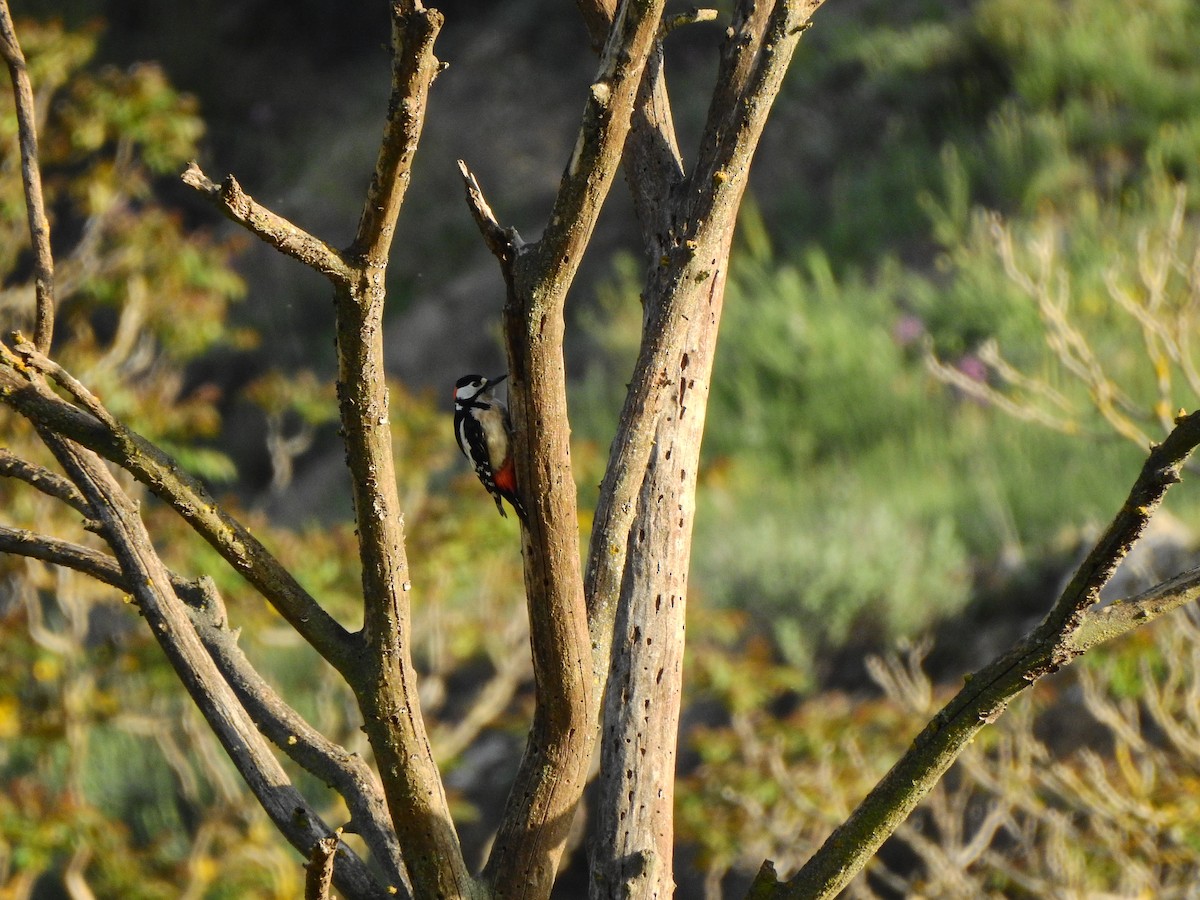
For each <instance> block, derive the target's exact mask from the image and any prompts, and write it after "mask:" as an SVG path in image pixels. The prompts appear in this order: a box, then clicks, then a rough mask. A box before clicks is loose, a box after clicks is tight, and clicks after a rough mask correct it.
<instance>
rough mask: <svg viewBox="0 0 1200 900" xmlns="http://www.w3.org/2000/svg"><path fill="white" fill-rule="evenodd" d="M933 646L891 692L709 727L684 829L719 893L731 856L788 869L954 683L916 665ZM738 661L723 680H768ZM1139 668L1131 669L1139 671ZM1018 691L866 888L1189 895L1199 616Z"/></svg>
mask: <svg viewBox="0 0 1200 900" xmlns="http://www.w3.org/2000/svg"><path fill="white" fill-rule="evenodd" d="M925 649H927V648H919V647H918V648H912V649H910V650H909V651H908V652H907V653H906V654H904V655H901V656H895V657H892V658H890V659H887V660H881V659H876V660H874V661H873V663H872V671H873V673H874V676H875V678H876V680H877V682H878V683H879V684H880V685H881V687H882V688H883V691H884V696H883V697H881V698H879V699H874V700H869V701H866V702H863V701H860V700H856V701H853V702H852V701H851V700H850V698H847V697H845V696H842V695H837V694H828V695H824V696H821V697H819V698H814V699H812V700H809V701H805V702H804V703H802V704H800V705H799V707H798V708H796V709H795V710H794V711H793V712H790V713H787V714H785V715H783V716H772V715H769V714H766V713H764V712H762V705H761V704H760V706H759V707H758V708H757V709H749V708H747V707H745V706H742V705H739V704H738V703H737V702H736V700H734V699H732V698H731V699H729V700H725V701H722V702H723V703H724V705H725V707H726V708H728V709H731V710H733V714H732V718H731V722H730V724H729V725H728V726H720V727H709V728H707V729H699V730H698V731H697V732H696V734H695V736H694V748H693V749H694V750H695V752H696V753H698V755H699V759H700V763H699V765H698V767H697V768H696V770H695V771H694V772H693V773H692V774H691V775H690V776H688V778H687V779H686V783H687V790H686V791H685V792H684V793H683V799H682V800H681V802H680V815H679V820H678V822H679V828H680V836H681V837H683V838H686V839H687V840H689V841H691V842H694V843H695V845H697V846H698V848H699V849H700V853H701V859H702V861H703V865H704V866H705V867H706V868H707V872H708V888H709V890H708V896H709V897H719V896H721V894H720V887H721V884H722V881H723V880H724V879H725V878H726V877H727V876H728V875H729V874H730V873H731V872H733V871H738V872H740V873H741V877H742V878H749V877H750V876H752V875H753V873H754V872H755V871H756V870H757V869H758V866H759V865H760V864H761V861H762V860H763V859H764V858H766V859H772V860H774V861H775V864H776V866H777V867H778V868H779V870H780V873H781V875H784V874H790V873H791V872H792V871H794V870H795V869H796V868H797V867H798V866H800V865H801V864H802V863H803V862H804V861H805V860H806V859H807V858H808V856H809V855H810V854H811V853H812V852H813V851H814V850H815V849H816V848H817V846H819V844H820V843H821V842H822V841H823V840H824V839H825V837H826V836H827V835H828V834H829V832H830V831H831V830H832V829H833V827H834V826H836V825H837V824H839V823H840V822H841V821H842V820H843V819H844V818H845V816H846V815H847V814H848V813H849V812H850V810H851V809H852V808H853V806H854V805H855V804H857V803H858V801H859V799H860V798H861V797H862V796H863V795H864V794H865V793H866V791H867V790H869V788H870V787H872V786H873V785H874V783H875V782H876V781H877V780H878V778H879V777H880V776H882V775H883V773H884V770H885V768H886V766H887V765H888V763H889V762H890V761H891V760H893V759H895V758H896V757H897V756H898V755H899V754H900V753H902V752H903V750H904V749H905V747H906V746H907V745H908V742H909V741H910V740H911V739H912V736H913V734H914V732H915V730H916V729H917V728H919V727H920V723H921V722H923V721H924V720H925V719H927V718H928V717H929V716H930V715H932V713H933V712H934V711H935V710H936V708H937V707H938V706H939V705H940V704H941V703H942V702H944V700H945V699H947V698H948V693H947V692H946V691H944V690H936V689H935V688H934V687H933V686H932V685H931V684H930V683H929V681H928V680H927V679H926V678H925V677H924V675H923V674H922V673H921V669H920V659H921V655H922V653H923V652H924V650H925ZM762 668H763V664H762V663H761V662H759V661H755V660H753V659H748V660H747V661H746V662H745V663H744V667H743V672H742V677H741V678H726V679H724V680H721V681H717V680H714V679H711V678H709V677H708V676H707V673H706V672H704V671H700V672H698V673H696V677H697V681H698V682H700V684H701V685H702V686H703V687H704V688H706V689H707V690H710V691H714V692H716V693H717V694H718V695H721V696H724V695H725V694H726V693H727V691H726V689H725V688H724V687H723V685H725V684H731V683H736V682H739V681H744V680H747V676H748V677H749V680H753V681H757V682H759V683H762V684H771V683H772V682H771V679H770V676H769V674H767V673H764V672H763V671H760V670H761V669H762ZM1131 679H1133V680H1135V681H1136V682H1137V683H1136V686H1133V685H1131V684H1130V680H1131ZM1048 687H1049V688H1050V689H1049V690H1043V689H1040V688H1039V690H1038V691H1036V692H1033V693H1032V694H1030V695H1028V696H1025V697H1023V698H1021V699H1020V700H1019V701H1018V702H1016V703H1014V704H1013V706H1012V708H1011V710H1010V711H1009V713H1008V714H1007V715H1005V716H1004V717H1002V718H1001V719H1000V721H999V723H998V724H997V725H996V726H995V727H994V728H993V729H989V730H988V731H985V732H984V733H983V734H981V736H980V738H979V739H978V740H976V742H975V743H974V744H972V745H971V746H970V747H969V748H968V749H967V751H966V752H965V753H964V754H963V756H962V757H961V758H960V760H959V762H958V763H956V765H955V767H954V768H953V769H952V770H951V771H950V772H949V773H948V774H947V776H946V777H945V778H943V779H942V781H941V782H940V783H939V785H938V786H937V787H936V788H935V789H934V791H933V792H932V793H931V794H930V796H929V797H928V798H926V800H925V801H924V802H923V803H922V805H921V806H920V807H919V808H918V809H917V811H916V812H915V813H914V814H913V816H912V817H911V818H910V820H909V821H908V822H907V823H905V824H904V825H903V826H901V828H900V829H899V830H898V831H897V832H896V834H895V836H894V837H893V838H892V839H891V840H890V841H889V842H888V843H887V844H886V845H885V846H884V848H883V850H882V851H881V853H880V854H879V855H878V856H877V857H876V858H875V859H874V860H872V862H871V863H870V864H869V866H868V868H867V869H866V871H865V873H864V874H863V875H860V876H859V878H858V879H857V880H856V881H855V883H854V884H852V885H851V886H850V887H849V888H848V889H847V890H848V896H854V897H894V896H908V897H912V896H924V897H951V896H954V897H985V896H1004V897H1029V898H1034V897H1047V896H1064V895H1070V896H1100V895H1105V896H1113V895H1115V896H1122V897H1133V896H1143V897H1146V896H1153V897H1176V896H1179V897H1182V896H1187V895H1189V893H1190V891H1191V890H1192V888H1194V886H1195V884H1196V880H1197V878H1200V840H1197V837H1198V834H1197V826H1196V823H1197V821H1200V818H1198V816H1200V808H1198V807H1197V793H1196V790H1195V788H1196V784H1195V782H1196V771H1197V766H1198V764H1200V732H1198V731H1197V723H1196V720H1195V716H1194V710H1195V708H1196V704H1197V703H1198V702H1200V626H1198V625H1197V623H1196V618H1195V616H1194V615H1189V614H1184V613H1181V614H1179V615H1177V616H1174V617H1172V618H1171V621H1169V622H1167V621H1164V622H1162V623H1161V624H1158V625H1155V626H1153V627H1152V628H1150V629H1147V631H1146V632H1144V633H1141V632H1140V633H1139V634H1138V635H1137V636H1135V637H1134V638H1133V639H1131V640H1127V641H1122V642H1120V643H1119V644H1118V645H1116V646H1114V647H1113V648H1111V649H1108V650H1105V651H1101V652H1100V653H1099V654H1097V656H1096V658H1094V659H1092V660H1091V661H1090V662H1088V663H1086V664H1081V665H1080V666H1078V667H1075V668H1072V669H1070V670H1068V671H1067V672H1066V673H1064V674H1063V675H1061V676H1059V677H1058V678H1057V679H1056V680H1055V681H1054V682H1053V683H1052V685H1050V686H1048Z"/></svg>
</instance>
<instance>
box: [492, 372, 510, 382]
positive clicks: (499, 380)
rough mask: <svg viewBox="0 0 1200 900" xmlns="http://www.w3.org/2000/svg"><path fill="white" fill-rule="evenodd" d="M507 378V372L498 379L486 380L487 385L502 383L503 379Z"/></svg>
mask: <svg viewBox="0 0 1200 900" xmlns="http://www.w3.org/2000/svg"><path fill="white" fill-rule="evenodd" d="M507 377H508V373H507V372H505V373H504V374H503V375H501V376H500V377H499V378H489V379H488V384H499V383H500V382H502V381H503V380H504V379H505V378H507Z"/></svg>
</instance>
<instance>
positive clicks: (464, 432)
mask: <svg viewBox="0 0 1200 900" xmlns="http://www.w3.org/2000/svg"><path fill="white" fill-rule="evenodd" d="M454 437H455V438H456V439H457V440H458V449H460V450H461V451H462V452H463V456H465V457H466V458H467V459H469V460H470V461H471V464H472V465H473V466H474V467H475V475H476V476H477V477H478V478H479V480H480V482H482V484H483V486H484V487H485V488H487V492H488V493H489V494H491V495H492V499H493V500H495V501H496V509H498V510H500V515H502V516H504V518H506V519H507V518H508V513H506V512H505V511H504V504H503V503H501V502H500V501H501V497H502V494H501V492H500V488H498V487H497V486H496V477H495V472H493V471H492V467H491V466H490V465H488V463H487V460H485V459H481V458H479V459H477V458H476V457H475V456H473V455H472V454H471V451H470V448H471V447H486V446H487V436H486V435H485V434H484V431H483V426H482V425H481V424H480V423H479V420H478V419H476V418H475V417H474V416H472V415H471V414H470V412H469V411H468V409H467V408H466V407H465V406H463V405H456V406H455V407H454Z"/></svg>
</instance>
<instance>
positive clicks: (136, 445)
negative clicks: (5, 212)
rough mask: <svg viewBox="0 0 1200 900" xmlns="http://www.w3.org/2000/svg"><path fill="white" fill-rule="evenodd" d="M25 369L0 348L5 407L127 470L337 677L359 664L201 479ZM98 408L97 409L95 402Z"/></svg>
mask: <svg viewBox="0 0 1200 900" xmlns="http://www.w3.org/2000/svg"><path fill="white" fill-rule="evenodd" d="M27 370H28V366H27V364H26V363H25V361H24V360H23V359H21V358H20V357H18V356H16V355H15V354H13V353H12V351H10V350H9V349H8V348H7V347H5V346H4V345H3V344H0V401H3V402H4V403H7V404H8V405H9V406H11V407H12V408H13V409H15V410H17V411H18V412H19V413H21V414H22V415H23V416H25V417H26V418H28V419H29V420H30V421H31V422H33V423H34V424H35V425H37V426H38V427H39V428H48V429H51V430H53V431H55V432H57V433H60V434H62V435H64V436H65V437H68V438H70V439H71V440H72V441H75V442H77V443H79V444H82V445H83V446H85V447H87V448H88V449H90V450H92V451H94V452H96V453H99V454H100V455H101V456H103V457H105V458H106V459H109V460H111V461H112V462H115V463H116V464H117V465H119V466H121V468H123V469H125V470H126V471H128V472H129V473H130V474H131V475H133V477H134V478H136V479H137V480H138V481H140V482H141V483H142V484H144V485H145V486H146V487H148V488H149V489H150V490H151V491H152V492H153V493H154V494H155V495H156V496H158V497H159V498H161V499H162V500H164V501H165V502H166V503H168V504H169V505H170V506H171V507H172V508H173V509H175V511H176V512H177V513H179V515H180V516H181V517H182V518H183V519H184V520H185V521H186V522H187V523H188V524H189V525H191V526H192V528H193V529H195V531H196V532H197V533H198V534H199V535H200V536H201V537H203V538H204V539H205V540H206V541H208V543H209V544H210V545H212V547H213V548H214V549H215V550H216V551H217V552H218V553H219V554H220V555H221V556H222V557H223V558H224V559H225V560H226V561H227V562H228V563H229V564H230V565H231V566H233V568H234V569H235V570H236V571H238V572H239V573H240V574H241V575H242V577H244V578H245V579H246V580H247V581H249V582H250V583H251V584H253V585H254V586H255V587H256V588H257V589H258V590H259V591H261V592H262V594H263V596H264V597H266V598H267V600H268V601H270V602H271V604H272V605H273V606H274V607H275V608H276V609H278V610H279V612H280V614H281V615H282V616H283V617H284V618H285V619H287V621H288V622H289V623H291V624H292V625H293V626H294V627H295V628H296V630H297V631H298V632H299V633H300V634H301V635H302V636H303V637H304V638H305V640H307V641H308V642H309V643H310V644H312V646H313V647H315V648H316V649H317V651H318V652H319V653H320V654H321V655H322V656H324V657H325V658H326V659H327V660H329V661H330V663H331V664H333V666H334V667H335V668H337V669H338V670H339V671H341V670H342V669H343V668H345V667H347V666H350V665H352V664H353V663H354V661H355V660H357V658H358V656H359V644H358V641H357V639H356V638H355V637H354V636H353V635H351V634H350V633H349V632H348V631H346V629H345V628H343V627H342V625H341V624H340V623H339V622H338V621H337V620H336V619H334V618H333V617H332V616H330V615H329V613H327V612H326V611H325V610H324V609H322V608H321V606H320V604H319V603H317V601H316V600H315V599H314V598H313V597H312V596H311V595H310V594H309V593H308V592H307V591H306V590H305V589H304V588H303V587H302V586H301V585H300V583H299V582H298V581H297V580H296V579H295V577H294V576H293V575H292V574H291V573H290V572H289V571H288V570H287V569H286V568H285V567H284V566H283V565H282V564H281V563H280V562H279V561H278V560H277V559H275V557H274V556H272V555H271V554H270V552H269V551H268V550H267V549H266V548H265V547H264V546H263V545H262V544H261V543H260V542H259V541H258V539H257V538H255V537H254V536H253V535H252V534H251V533H250V531H249V529H247V528H246V527H245V526H244V525H243V524H242V523H241V522H239V521H238V520H237V519H235V518H234V517H233V516H232V515H230V514H229V513H228V512H227V511H226V510H225V509H224V508H223V507H222V506H221V505H220V504H218V503H217V502H216V500H215V499H214V498H213V497H212V495H211V494H209V492H208V490H207V489H206V488H205V487H204V486H203V485H202V484H201V483H200V482H199V481H198V480H197V479H195V478H193V477H191V476H190V475H188V474H187V473H186V472H184V471H183V469H182V468H181V467H180V466H179V464H178V463H177V462H176V461H175V460H173V459H172V458H171V457H169V456H168V455H167V454H166V453H164V452H163V451H162V450H160V449H159V448H158V447H156V446H154V445H153V444H152V443H150V442H149V441H148V440H146V439H145V438H144V437H142V436H141V435H139V434H137V433H136V432H134V431H132V430H131V429H129V428H128V427H127V426H125V425H123V424H122V423H120V422H119V421H118V420H117V419H116V418H115V417H114V416H112V415H111V413H109V412H108V411H107V410H104V412H103V413H102V416H103V419H104V421H107V422H109V423H110V425H108V426H106V425H105V424H104V421H101V420H100V419H99V418H97V417H96V416H95V415H93V414H92V413H89V412H85V411H83V410H81V409H79V408H78V407H76V406H74V405H73V404H71V403H70V402H68V401H67V400H64V399H63V398H62V397H60V396H59V395H58V394H56V393H55V392H54V391H52V390H51V389H50V388H49V387H48V386H47V385H46V384H45V383H44V382H42V381H41V380H40V379H33V380H31V379H29V378H27V377H24V373H25V372H26V371H27ZM93 401H94V402H95V403H97V404H99V403H100V401H99V399H98V398H95V397H94V396H93ZM101 408H102V409H103V406H102V404H101Z"/></svg>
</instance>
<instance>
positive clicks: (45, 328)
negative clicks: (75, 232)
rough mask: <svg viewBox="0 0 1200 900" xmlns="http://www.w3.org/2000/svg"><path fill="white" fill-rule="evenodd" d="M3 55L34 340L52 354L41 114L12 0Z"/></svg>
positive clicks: (0, 3)
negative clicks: (28, 247) (28, 255)
mask: <svg viewBox="0 0 1200 900" xmlns="http://www.w3.org/2000/svg"><path fill="white" fill-rule="evenodd" d="M0 55H3V56H4V61H5V63H6V64H7V65H8V73H9V75H10V76H11V78H12V84H13V97H14V100H15V101H16V107H17V139H18V142H19V144H20V147H21V181H22V182H23V183H24V186H25V210H26V213H27V215H28V216H29V237H30V240H31V241H32V242H33V269H34V293H35V296H36V298H37V318H36V324H35V325H34V341H35V342H36V343H37V346H38V349H40V350H42V351H43V352H46V353H48V352H49V351H50V342H51V340H52V339H53V337H54V256H53V255H52V254H51V252H50V220H49V219H48V218H47V217H46V203H45V200H44V199H43V197H42V172H41V169H40V168H39V166H38V138H37V114H36V111H35V110H34V103H33V87H32V85H31V84H30V82H29V70H28V68H27V67H26V65H25V55H24V54H23V53H22V52H21V45H20V43H18V41H17V33H16V29H14V28H13V21H12V13H11V12H10V11H9V8H8V0H0Z"/></svg>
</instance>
